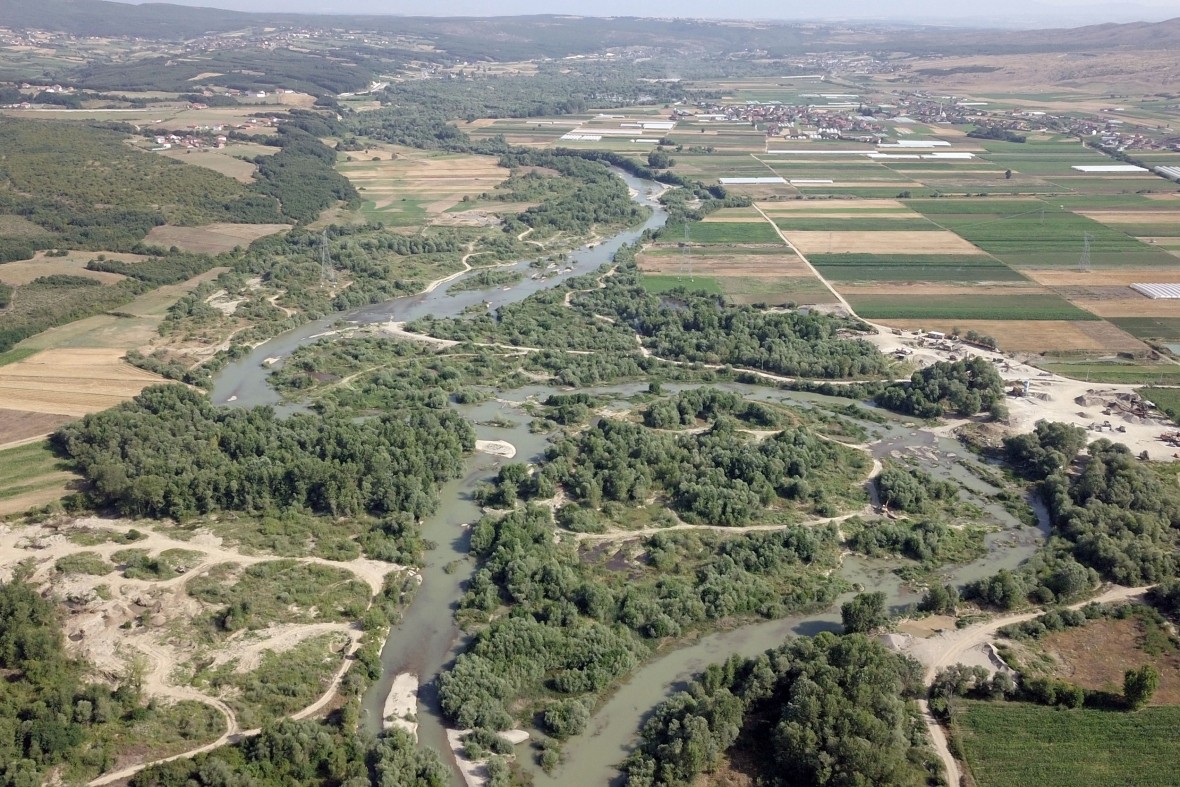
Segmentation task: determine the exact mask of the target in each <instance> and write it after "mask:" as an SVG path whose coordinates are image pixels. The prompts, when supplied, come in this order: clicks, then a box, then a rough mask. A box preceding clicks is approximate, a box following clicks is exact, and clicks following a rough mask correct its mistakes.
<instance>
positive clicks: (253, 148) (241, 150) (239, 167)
mask: <svg viewBox="0 0 1180 787" xmlns="http://www.w3.org/2000/svg"><path fill="white" fill-rule="evenodd" d="M278 150H279V149H278V148H272V147H268V146H266V145H255V144H252V143H246V144H244V145H234V146H232V147H227V148H222V149H221V150H177V149H175V148H174V149H172V150H163V151H160V155H161V156H164V157H165V158H170V159H175V160H176V161H180V162H183V163H185V164H192V165H193V166H196V167H204V168H205V169H211V170H213V171H214V172H220V173H221V174H222V175H228V176H229V177H231V178H233V179H234V180H237V181H239V182H241V183H250V182H252V181H253V180H254V172H255V170H256V169H257V167H255V166H254V165H253V164H251V163H250V162H249V161H243V160H242V159H240V158H238V156H258V155H271V154H274V153H277V152H278Z"/></svg>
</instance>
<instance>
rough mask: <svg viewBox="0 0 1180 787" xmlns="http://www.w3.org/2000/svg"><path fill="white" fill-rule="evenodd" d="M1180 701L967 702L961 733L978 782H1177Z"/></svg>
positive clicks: (1103, 785)
mask: <svg viewBox="0 0 1180 787" xmlns="http://www.w3.org/2000/svg"><path fill="white" fill-rule="evenodd" d="M1178 725H1180V708H1176V707H1160V708H1145V709H1143V710H1141V711H1139V712H1137V713H1112V712H1110V711H1106V710H1062V709H1060V708H1049V707H1045V706H1042V705H1032V704H1028V703H1021V702H966V703H964V707H963V708H962V709H961V710H957V711H956V712H955V728H956V731H957V737H960V738H961V740H962V747H963V750H964V753H965V755H966V761H967V763H968V766H969V768H970V770H971V775H972V777H973V778H974V781H975V784H977V785H979V787H1028V785H1030V784H1042V785H1045V787H1056V785H1064V784H1068V785H1070V786H1071V787H1112V785H1132V784H1134V785H1140V787H1149V786H1150V787H1163V785H1168V784H1175V783H1176V780H1175V776H1176V761H1177V758H1178V757H1180V737H1177V735H1176V729H1177V726H1178Z"/></svg>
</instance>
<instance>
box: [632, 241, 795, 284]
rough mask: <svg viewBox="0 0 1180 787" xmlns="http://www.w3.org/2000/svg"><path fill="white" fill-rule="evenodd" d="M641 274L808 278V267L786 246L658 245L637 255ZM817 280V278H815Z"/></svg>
mask: <svg viewBox="0 0 1180 787" xmlns="http://www.w3.org/2000/svg"><path fill="white" fill-rule="evenodd" d="M638 264H639V270H640V272H641V273H644V274H660V275H688V274H689V273H695V274H697V275H701V276H712V277H715V278H750V277H753V278H779V277H811V278H814V276H812V274H811V269H810V268H808V267H807V265H806V264H805V263H804V262H803V260H801V259H799V257H797V256H796V255H794V254H792V253H791V250H790V249H788V248H787V247H786V246H780V247H778V248H774V247H765V246H759V247H752V248H741V247H735V248H730V249H715V250H714V249H710V250H709V251H708V252H707V253H706V252H705V251H703V250H701V249H677V248H668V247H661V248H657V249H649V250H647V251H645V252H643V253H642V254H640V255H639V259H638ZM817 281H818V280H817Z"/></svg>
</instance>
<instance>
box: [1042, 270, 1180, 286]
mask: <svg viewBox="0 0 1180 787" xmlns="http://www.w3.org/2000/svg"><path fill="white" fill-rule="evenodd" d="M1021 273H1023V274H1024V275H1025V276H1027V277H1028V278H1030V279H1032V280H1033V281H1035V282H1037V283H1038V284H1044V285H1045V286H1046V287H1076V286H1080V285H1085V286H1089V287H1101V286H1117V285H1123V286H1127V285H1131V284H1140V283H1154V284H1171V283H1177V282H1180V269H1172V268H1137V269H1125V268H1119V269H1117V270H1114V269H1112V270H1091V271H1086V272H1085V273H1082V272H1080V271H1074V270H1050V269H1047V268H1045V269H1038V268H1029V269H1028V270H1024V271H1021Z"/></svg>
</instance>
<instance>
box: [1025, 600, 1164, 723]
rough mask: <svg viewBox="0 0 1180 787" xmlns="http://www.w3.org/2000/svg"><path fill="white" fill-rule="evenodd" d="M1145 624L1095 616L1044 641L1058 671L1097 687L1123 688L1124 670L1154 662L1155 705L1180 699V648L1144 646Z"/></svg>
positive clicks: (1071, 680)
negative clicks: (1150, 648)
mask: <svg viewBox="0 0 1180 787" xmlns="http://www.w3.org/2000/svg"><path fill="white" fill-rule="evenodd" d="M1146 634H1147V631H1146V626H1145V624H1144V623H1143V621H1140V620H1138V619H1136V618H1125V619H1123V620H1113V619H1109V620H1095V621H1092V622H1090V623H1087V624H1086V625H1085V626H1082V627H1080V628H1076V629H1067V630H1065V631H1059V632H1056V633H1054V634H1051V635H1049V636H1048V637H1046V638H1045V639H1044V640H1043V641H1042V644H1043V645H1044V648H1045V650H1046V651H1048V652H1049V653H1051V654H1052V655H1053V656H1054V657H1055V660H1056V661H1057V663H1058V668H1057V675H1058V676H1059V677H1061V678H1064V679H1066V680H1068V681H1070V682H1072V683H1076V684H1077V685H1079V686H1082V687H1083V688H1087V689H1093V690H1096V691H1111V692H1114V693H1116V694H1118V693H1121V692H1122V687H1123V673H1124V672H1125V671H1126V670H1127V669H1129V668H1131V667H1138V666H1140V665H1143V664H1151V665H1153V666H1154V667H1155V668H1156V670H1158V672H1159V675H1160V685H1159V689H1157V690H1156V693H1155V696H1153V697H1152V699H1151V704H1152V705H1176V704H1178V703H1180V652H1177V650H1176V648H1175V647H1174V646H1173V647H1172V648H1170V649H1169V650H1167V652H1163V653H1155V654H1149V653H1147V652H1146V651H1145V650H1144V645H1145V641H1146Z"/></svg>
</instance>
